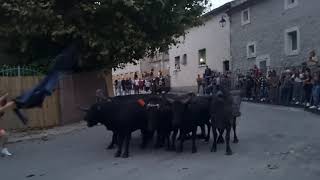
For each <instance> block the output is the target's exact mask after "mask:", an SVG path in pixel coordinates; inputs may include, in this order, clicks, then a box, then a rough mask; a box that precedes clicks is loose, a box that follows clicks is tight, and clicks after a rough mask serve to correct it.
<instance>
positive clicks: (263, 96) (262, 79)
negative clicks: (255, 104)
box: [259, 73, 268, 102]
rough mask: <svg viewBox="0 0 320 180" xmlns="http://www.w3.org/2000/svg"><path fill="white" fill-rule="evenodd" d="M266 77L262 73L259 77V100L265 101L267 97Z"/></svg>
mask: <svg viewBox="0 0 320 180" xmlns="http://www.w3.org/2000/svg"><path fill="white" fill-rule="evenodd" d="M267 86H268V85H267V79H266V77H265V76H264V74H262V73H261V75H260V78H259V87H260V101H261V102H263V101H266V99H267Z"/></svg>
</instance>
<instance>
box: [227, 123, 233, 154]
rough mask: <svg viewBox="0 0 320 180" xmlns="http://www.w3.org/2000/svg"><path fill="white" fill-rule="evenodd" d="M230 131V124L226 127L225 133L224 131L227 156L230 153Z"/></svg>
mask: <svg viewBox="0 0 320 180" xmlns="http://www.w3.org/2000/svg"><path fill="white" fill-rule="evenodd" d="M230 133H231V125H229V126H228V127H227V133H226V155H228V156H230V155H232V150H231V147H230Z"/></svg>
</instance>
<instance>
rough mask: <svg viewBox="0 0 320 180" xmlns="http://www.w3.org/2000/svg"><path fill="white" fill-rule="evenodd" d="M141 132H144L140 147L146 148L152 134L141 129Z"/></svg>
mask: <svg viewBox="0 0 320 180" xmlns="http://www.w3.org/2000/svg"><path fill="white" fill-rule="evenodd" d="M141 134H142V143H141V145H140V148H141V149H145V148H146V147H147V145H148V140H149V138H151V137H149V136H151V135H150V134H149V133H147V131H145V130H141Z"/></svg>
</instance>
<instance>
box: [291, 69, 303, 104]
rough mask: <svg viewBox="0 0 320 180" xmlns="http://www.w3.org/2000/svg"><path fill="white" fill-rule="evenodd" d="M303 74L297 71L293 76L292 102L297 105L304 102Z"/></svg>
mask: <svg viewBox="0 0 320 180" xmlns="http://www.w3.org/2000/svg"><path fill="white" fill-rule="evenodd" d="M303 77H304V76H303V74H302V73H301V72H300V71H299V70H298V69H296V70H295V72H294V74H293V75H292V78H293V81H294V82H293V98H292V102H293V103H295V104H296V105H298V104H300V103H301V102H302V94H303Z"/></svg>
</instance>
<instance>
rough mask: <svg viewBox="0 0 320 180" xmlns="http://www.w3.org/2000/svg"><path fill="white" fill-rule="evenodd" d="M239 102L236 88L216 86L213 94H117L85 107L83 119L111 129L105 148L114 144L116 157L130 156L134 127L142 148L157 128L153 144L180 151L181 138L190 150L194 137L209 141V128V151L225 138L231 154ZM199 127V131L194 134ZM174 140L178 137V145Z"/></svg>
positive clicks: (181, 145) (89, 123)
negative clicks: (137, 131)
mask: <svg viewBox="0 0 320 180" xmlns="http://www.w3.org/2000/svg"><path fill="white" fill-rule="evenodd" d="M240 103H241V100H240V94H239V93H238V92H237V91H226V90H224V89H219V90H217V91H216V92H215V93H214V94H213V95H212V96H195V95H194V94H193V93H190V94H185V95H174V94H163V95H131V96H118V97H114V98H109V99H106V100H105V101H103V102H99V103H96V104H94V105H92V106H91V107H90V108H89V109H86V110H85V111H86V115H85V118H84V120H85V121H86V122H87V125H88V127H93V126H95V125H97V124H102V125H104V126H105V127H106V128H107V130H110V131H112V132H113V138H112V142H111V144H110V145H109V147H108V149H113V148H114V147H115V146H117V151H116V153H115V157H123V158H127V157H129V145H130V140H131V134H132V132H134V131H136V130H140V131H141V135H142V144H141V148H146V146H147V145H148V142H150V140H151V139H153V136H154V134H155V132H156V142H155V147H157V148H161V147H164V146H165V147H166V149H167V150H176V151H177V152H182V151H183V144H184V141H185V140H187V139H190V138H191V140H192V153H196V152H197V147H196V139H197V137H199V136H200V137H201V138H203V139H204V140H205V141H206V142H209V140H210V131H212V134H213V145H212V148H211V151H212V152H216V151H217V144H223V143H224V141H225V142H226V155H232V150H231V147H230V134H231V129H232V128H233V131H234V143H238V138H237V134H236V119H237V117H239V116H240V114H241V113H240ZM198 127H200V128H201V135H197V129H198ZM206 128H207V131H206ZM224 132H226V135H225V139H224V138H223V134H224ZM178 134H179V138H178ZM190 134H191V136H190ZM176 140H179V141H180V143H179V144H178V146H176ZM123 147H124V149H123Z"/></svg>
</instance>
